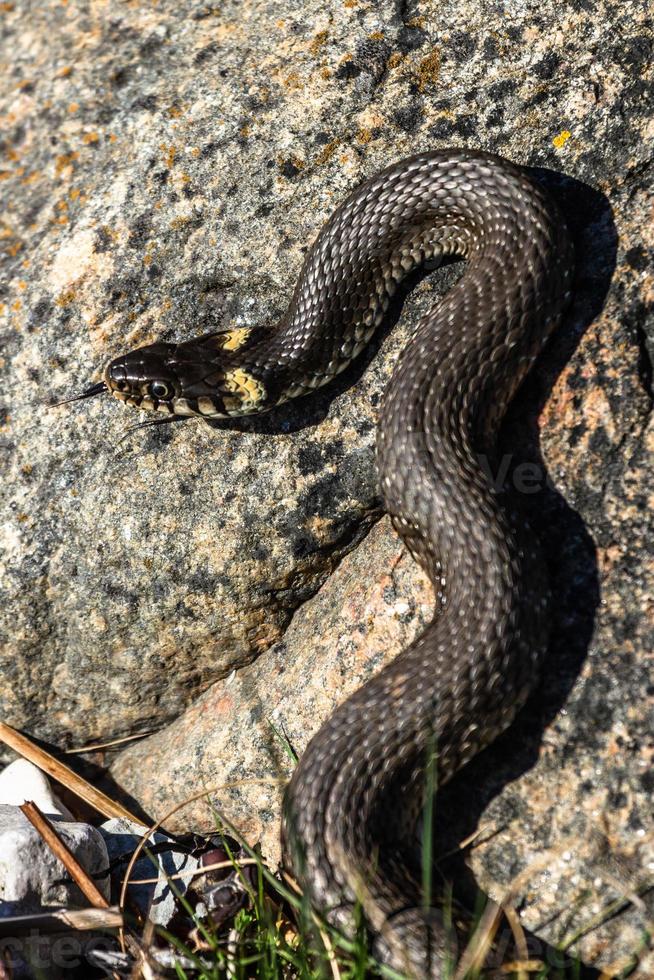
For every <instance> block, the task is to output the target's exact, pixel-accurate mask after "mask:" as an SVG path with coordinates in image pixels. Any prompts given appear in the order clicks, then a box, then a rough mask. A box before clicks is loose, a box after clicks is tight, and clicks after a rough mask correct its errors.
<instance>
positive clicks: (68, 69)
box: [56, 65, 73, 78]
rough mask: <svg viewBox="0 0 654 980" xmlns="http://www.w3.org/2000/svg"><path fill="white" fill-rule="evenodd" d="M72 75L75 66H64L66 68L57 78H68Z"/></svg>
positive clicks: (58, 73)
mask: <svg viewBox="0 0 654 980" xmlns="http://www.w3.org/2000/svg"><path fill="white" fill-rule="evenodd" d="M72 74H73V66H72V65H64V67H63V68H62V69H61V70H60V71H58V72H57V75H56V77H57V78H68V76H69V75H72Z"/></svg>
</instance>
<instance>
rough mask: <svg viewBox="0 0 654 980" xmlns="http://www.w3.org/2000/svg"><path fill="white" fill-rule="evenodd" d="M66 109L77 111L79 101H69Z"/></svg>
mask: <svg viewBox="0 0 654 980" xmlns="http://www.w3.org/2000/svg"><path fill="white" fill-rule="evenodd" d="M68 111H69V112H78V111H79V102H71V103H70V105H69V106H68Z"/></svg>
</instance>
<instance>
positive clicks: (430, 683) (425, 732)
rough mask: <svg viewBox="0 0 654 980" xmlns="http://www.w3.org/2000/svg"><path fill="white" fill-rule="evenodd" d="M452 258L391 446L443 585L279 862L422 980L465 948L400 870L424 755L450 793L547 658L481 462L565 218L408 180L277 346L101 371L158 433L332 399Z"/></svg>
mask: <svg viewBox="0 0 654 980" xmlns="http://www.w3.org/2000/svg"><path fill="white" fill-rule="evenodd" d="M447 255H453V256H461V257H464V258H466V259H467V267H466V269H465V272H464V274H463V276H462V277H461V279H460V280H459V281H458V282H457V283H456V285H455V286H454V287H453V288H452V289H451V290H450V291H449V292H448V293H447V295H446V296H445V297H444V299H443V300H442V301H441V302H440V303H439V304H438V305H437V306H436V307H435V308H434V309H433V310H432V311H431V312H430V313H429V314H427V316H425V317H424V318H423V320H422V321H421V322H420V324H419V326H418V329H417V331H416V334H415V336H414V337H413V339H412V340H411V342H410V343H409V344H408V345H407V347H406V348H405V350H404V351H403V353H402V355H401V357H400V359H399V363H398V365H397V368H396V370H395V372H394V375H393V378H392V380H391V382H390V384H389V386H388V389H387V391H386V393H385V397H384V400H383V404H382V407H381V412H380V418H379V433H378V467H379V477H380V482H381V489H382V495H383V500H384V505H385V507H386V510H387V511H388V512H389V514H390V515H391V517H392V520H393V524H394V526H395V528H396V530H397V531H398V533H399V534H400V535H401V537H402V538H403V539H404V541H405V542H406V544H407V546H408V547H409V549H410V551H411V553H412V554H413V555H414V557H415V558H416V560H417V561H418V562H419V563H420V564H421V565H422V567H423V568H424V569H425V571H426V572H427V574H428V575H429V577H430V579H431V581H432V583H433V584H434V588H435V591H436V594H437V597H438V599H437V606H436V610H435V614H434V619H433V621H432V622H431V624H430V625H429V626H428V627H427V629H426V630H425V631H424V633H423V634H422V635H421V636H420V637H419V638H418V639H417V640H416V641H415V642H414V643H413V644H412V645H411V646H410V647H408V648H407V649H406V650H404V651H402V653H400V654H399V656H398V657H397V658H396V659H395V660H394V661H393V662H392V663H391V664H390V665H389V666H387V667H386V668H385V669H384V670H383V671H381V673H380V674H379V675H378V676H377V677H375V678H373V680H372V681H370V682H369V683H367V684H366V685H364V686H363V687H362V688H360V689H359V690H358V691H357V692H356V693H355V694H354V695H353V696H352V697H351V698H349V699H348V700H347V701H346V702H345V703H344V704H342V705H341V706H340V707H339V708H338V709H337V710H336V711H335V712H334V714H333V715H332V716H331V717H330V718H329V719H328V721H327V722H326V723H325V725H323V727H322V728H321V729H320V730H319V731H318V733H317V734H316V735H314V737H313V739H312V740H311V742H310V743H309V745H308V747H307V749H306V750H305V752H304V754H303V756H302V758H301V760H300V762H299V764H298V766H297V768H296V770H295V772H294V774H293V778H292V779H291V782H290V784H289V786H288V789H287V792H286V796H285V799H284V815H283V850H284V862H285V864H286V866H287V868H288V869H289V870H290V872H291V873H292V874H293V875H294V877H295V878H296V879H297V880H298V881H299V883H300V884H301V886H302V888H303V889H304V890H305V892H306V893H307V894H308V896H309V899H310V901H311V903H312V905H313V906H314V908H315V909H316V910H317V911H319V912H320V913H322V914H323V915H324V916H325V917H326V918H327V919H328V920H330V921H331V922H333V923H335V924H337V925H339V926H342V927H343V928H345V929H346V930H348V929H351V928H352V923H353V909H354V907H355V906H356V905H360V908H361V909H362V912H363V917H364V920H365V922H366V924H367V926H368V928H369V929H370V931H371V932H372V934H373V936H374V937H375V949H376V951H377V953H378V955H379V956H380V957H381V958H382V959H383V960H384V962H386V963H387V964H388V965H390V966H392V967H394V968H395V969H396V970H398V971H400V972H403V973H406V974H408V975H410V976H412V977H417V978H421V977H430V978H440V977H442V976H443V969H444V963H445V961H446V959H447V957H448V955H449V951H450V942H451V937H449V936H448V934H447V932H446V930H445V929H444V927H443V925H442V923H441V920H440V918H439V916H438V914H437V913H436V911H435V910H433V911H426V910H425V908H424V904H425V903H424V897H423V896H422V894H421V890H420V887H419V884H418V883H417V882H416V881H414V880H413V879H412V878H411V875H410V873H409V871H408V870H407V867H408V861H407V860H405V859H404V857H403V852H402V850H401V848H400V849H399V850H398V839H399V840H400V841H401V842H402V847H404V850H405V851H406V852H407V853H410V852H412V853H413V854H416V853H417V852H419V846H420V845H419V842H418V841H417V839H416V838H415V836H414V830H415V828H414V822H415V818H416V816H417V814H418V809H417V807H416V805H415V803H413V802H412V801H414V800H415V799H416V798H419V795H420V793H419V790H420V788H421V786H422V785H423V781H424V764H425V758H426V755H427V754H428V753H429V752H435V760H436V761H435V767H436V780H437V783H438V785H442V784H443V783H445V782H446V781H447V780H448V779H450V777H451V776H452V775H453V774H454V773H455V772H456V771H457V770H458V769H459V768H460V767H461V766H463V765H465V763H466V762H468V761H469V760H470V759H471V758H472V756H473V755H475V754H476V753H477V752H479V750H480V749H481V748H483V747H484V746H485V745H487V744H488V743H489V742H491V741H492V740H493V739H494V738H495V737H496V736H497V735H498V734H499V733H500V732H501V731H502V730H504V729H505V728H506V727H507V726H508V725H509V724H510V722H511V721H512V719H513V718H514V716H515V714H516V712H517V710H518V709H519V707H520V706H521V705H522V704H523V703H524V700H525V698H526V696H527V694H528V692H529V691H530V689H531V688H532V687H533V685H534V683H535V682H536V680H537V678H538V673H539V668H540V665H541V663H542V661H543V658H544V655H545V651H546V648H547V585H546V581H545V577H544V574H543V571H542V569H543V562H542V559H541V556H540V553H539V551H538V547H537V543H536V541H535V539H534V536H533V534H532V533H531V530H530V529H529V527H528V525H527V523H526V520H525V518H524V516H523V514H522V510H521V508H520V506H519V503H518V502H516V501H514V500H513V499H512V498H511V497H510V496H509V495H508V494H507V493H505V492H504V491H500V492H497V491H494V490H493V488H492V486H491V484H490V480H489V477H488V475H487V474H488V472H489V466H488V465H486V466H485V465H484V462H487V463H488V462H490V461H492V458H493V453H494V450H495V439H496V433H497V429H498V426H499V423H500V421H501V419H502V416H503V415H504V412H505V409H506V407H507V405H508V403H509V401H510V400H511V398H512V396H513V395H514V393H515V391H516V389H517V388H518V386H519V385H520V383H521V381H522V380H523V378H524V377H525V375H526V373H527V372H528V370H529V368H530V366H531V365H532V363H533V361H534V359H535V358H536V356H537V355H538V353H539V351H540V350H541V349H542V347H543V345H544V343H545V341H546V339H547V337H548V336H549V334H550V333H551V331H552V330H553V329H554V328H555V327H556V325H557V323H558V321H559V319H560V317H561V313H562V311H563V309H564V308H565V305H566V303H567V301H568V298H569V291H570V284H571V279H572V268H573V257H572V249H571V245H570V241H569V238H568V234H567V231H566V228H565V224H564V222H563V219H562V217H561V215H560V214H559V212H558V210H557V209H556V208H555V206H554V205H553V203H552V202H551V201H550V200H549V199H548V197H547V196H546V194H545V192H544V191H543V190H542V189H541V188H540V187H539V186H538V185H536V184H534V183H533V182H532V181H530V180H529V179H528V178H527V177H526V176H525V174H524V173H523V172H522V171H521V170H520V169H518V168H517V167H515V166H513V165H512V164H511V163H509V162H507V161H506V160H502V159H501V158H499V157H495V156H491V155H489V154H483V153H479V152H476V151H471V150H458V149H452V150H445V151H437V152H434V153H425V154H420V155H419V156H416V157H413V158H411V159H408V160H402V161H400V162H399V163H396V164H394V165H393V166H391V167H389V168H388V169H387V170H385V171H384V172H382V173H380V174H377V175H375V176H374V177H372V178H371V179H370V180H368V181H366V183H364V184H362V185H361V186H360V187H359V188H358V189H357V190H355V191H354V192H353V193H352V194H351V195H350V196H349V197H348V198H347V199H346V201H345V202H344V203H343V204H342V205H341V206H340V207H339V208H338V209H337V211H336V212H335V213H334V214H333V216H332V217H331V219H330V220H329V221H328V223H327V224H326V225H325V227H324V228H323V230H322V231H321V233H320V235H319V236H318V238H317V240H316V242H315V244H314V245H313V247H312V249H311V251H310V252H309V254H308V255H307V258H306V261H305V263H304V267H303V269H302V272H301V273H300V277H299V279H298V282H297V285H296V288H295V292H294V294H293V298H292V300H291V303H290V306H289V309H288V311H287V313H286V315H285V317H284V319H283V320H282V321H281V323H280V324H279V325H278V326H277V327H276V328H274V329H273V330H272V331H256V332H255V331H248V330H247V329H245V328H235V329H233V330H231V331H225V332H224V333H221V334H216V335H214V336H213V337H207V338H200V339H199V340H195V341H194V340H191V341H188V342H186V343H182V344H155V345H151V346H150V347H148V348H143V349H141V350H140V351H134V352H132V353H131V354H128V355H125V356H124V357H122V358H118V359H116V360H115V361H113V362H112V363H111V364H110V365H109V366H108V368H107V370H106V372H105V384H106V386H107V387H108V388H109V389H110V390H111V391H112V393H113V394H115V395H116V396H117V397H119V398H121V399H122V400H123V401H126V402H128V403H129V404H133V405H135V406H136V407H141V408H145V409H149V410H150V411H156V412H159V413H160V414H161V415H162V416H163V417H166V416H168V417H171V418H173V417H179V416H183V415H204V416H207V417H222V416H234V415H239V414H248V413H251V412H259V411H265V410H266V409H268V408H271V407H273V406H274V405H276V404H279V403H280V402H283V401H286V400H287V399H289V398H293V397H297V396H299V395H302V394H304V393H306V392H308V391H311V390H312V389H313V388H315V387H317V386H319V385H322V384H325V383H327V382H329V381H330V380H331V379H332V378H333V377H334V376H335V375H336V374H338V373H339V372H340V371H341V370H343V369H344V368H345V367H346V366H347V365H348V364H349V363H350V362H351V361H352V359H353V358H354V357H356V356H357V354H358V353H359V352H360V350H362V349H363V347H364V346H365V344H366V343H367V342H368V340H369V339H370V336H371V335H372V333H373V332H374V330H375V329H376V327H377V326H378V325H379V323H380V322H381V320H382V319H383V317H384V314H385V312H386V309H387V307H388V303H389V301H390V299H391V297H392V295H393V293H394V292H395V290H396V288H397V285H398V283H399V282H400V281H401V280H402V279H403V278H404V277H405V276H406V274H407V273H408V272H410V271H411V270H412V269H414V268H415V267H416V266H419V265H421V264H423V263H424V262H426V261H431V262H433V261H434V260H438V259H440V258H441V257H443V256H447ZM94 390H95V389H94ZM490 469H492V467H490ZM412 788H415V789H416V790H417V791H418V793H417V796H416V792H413V791H412ZM418 866H419V860H418Z"/></svg>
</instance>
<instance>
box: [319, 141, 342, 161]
mask: <svg viewBox="0 0 654 980" xmlns="http://www.w3.org/2000/svg"><path fill="white" fill-rule="evenodd" d="M340 145H341V141H340V139H339V138H338V137H336V139H333V140H330V141H329V143H326V144H325V146H323V148H322V150H321V151H320V153H319V154H318V155H317V156H316V160H315V162H316V164H317V165H320V164H323V163H327V161H328V160H329V158H330V157H331V156H333V155H334V153H335V152H336V150H337V149H338V147H339V146H340Z"/></svg>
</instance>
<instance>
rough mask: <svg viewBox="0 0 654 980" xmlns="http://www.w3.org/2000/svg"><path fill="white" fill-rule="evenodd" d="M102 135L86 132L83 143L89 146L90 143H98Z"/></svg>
mask: <svg viewBox="0 0 654 980" xmlns="http://www.w3.org/2000/svg"><path fill="white" fill-rule="evenodd" d="M99 139H100V137H99V136H98V134H97V133H84V135H83V136H82V143H86V145H87V146H88V145H89V144H90V143H97V142H98V141H99Z"/></svg>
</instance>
